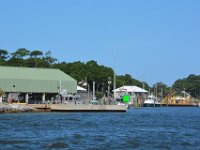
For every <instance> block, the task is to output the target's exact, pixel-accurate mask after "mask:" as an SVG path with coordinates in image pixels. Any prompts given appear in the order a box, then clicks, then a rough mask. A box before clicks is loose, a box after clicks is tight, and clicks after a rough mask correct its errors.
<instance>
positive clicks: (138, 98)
mask: <svg viewBox="0 0 200 150" xmlns="http://www.w3.org/2000/svg"><path fill="white" fill-rule="evenodd" d="M113 93H114V100H115V101H116V102H122V101H123V96H124V95H128V96H130V103H129V104H130V105H133V104H134V105H135V104H136V105H141V104H142V103H143V101H144V99H145V98H146V97H147V94H148V91H146V90H145V89H142V88H140V87H138V86H122V87H119V88H117V89H115V90H113Z"/></svg>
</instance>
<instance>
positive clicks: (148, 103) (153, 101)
mask: <svg viewBox="0 0 200 150" xmlns="http://www.w3.org/2000/svg"><path fill="white" fill-rule="evenodd" d="M160 106H161V104H160V103H159V102H158V100H157V98H156V97H155V96H154V95H153V94H151V95H149V96H148V98H147V99H146V100H145V101H144V104H143V107H160Z"/></svg>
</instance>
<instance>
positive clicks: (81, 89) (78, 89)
mask: <svg viewBox="0 0 200 150" xmlns="http://www.w3.org/2000/svg"><path fill="white" fill-rule="evenodd" d="M77 91H87V90H86V89H84V88H82V87H80V86H78V85H77Z"/></svg>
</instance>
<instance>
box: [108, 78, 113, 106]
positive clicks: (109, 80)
mask: <svg viewBox="0 0 200 150" xmlns="http://www.w3.org/2000/svg"><path fill="white" fill-rule="evenodd" d="M111 80H112V78H111V77H108V101H109V104H110V84H111V83H112V81H111Z"/></svg>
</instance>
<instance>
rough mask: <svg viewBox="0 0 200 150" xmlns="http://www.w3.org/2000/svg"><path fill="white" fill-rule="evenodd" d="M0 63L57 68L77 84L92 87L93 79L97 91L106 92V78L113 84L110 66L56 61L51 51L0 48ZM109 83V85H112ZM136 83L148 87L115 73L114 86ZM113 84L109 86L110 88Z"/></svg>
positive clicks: (112, 73)
mask: <svg viewBox="0 0 200 150" xmlns="http://www.w3.org/2000/svg"><path fill="white" fill-rule="evenodd" d="M0 65H1V66H20V67H38V68H58V69H60V70H62V71H63V72H65V73H66V74H68V75H70V76H71V77H73V78H75V79H76V80H77V82H78V84H79V85H81V86H83V87H84V86H85V85H86V84H85V83H86V82H87V83H88V84H89V86H90V89H92V84H93V81H95V82H96V89H97V91H99V92H102V93H104V92H106V90H107V88H108V80H109V78H111V81H112V84H113V77H114V70H113V69H112V68H111V67H106V66H104V65H99V64H98V63H97V62H96V61H94V60H90V61H88V62H86V63H83V62H80V61H76V62H72V63H71V62H70V63H68V62H58V61H57V59H56V58H54V57H53V56H52V53H51V51H47V52H45V53H44V52H42V51H41V50H32V51H31V50H28V49H26V48H19V49H17V50H16V51H15V52H12V53H9V52H8V51H7V50H3V49H0ZM112 84H111V85H112ZM123 85H136V86H139V87H143V86H145V88H146V89H149V88H150V86H149V85H148V84H147V83H143V82H141V81H139V80H136V79H134V78H133V77H132V76H131V75H129V74H125V75H116V86H117V87H120V86H123ZM112 89H113V86H111V90H112Z"/></svg>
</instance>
